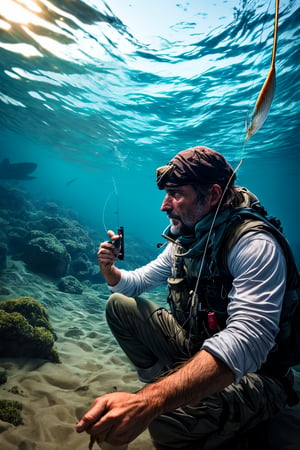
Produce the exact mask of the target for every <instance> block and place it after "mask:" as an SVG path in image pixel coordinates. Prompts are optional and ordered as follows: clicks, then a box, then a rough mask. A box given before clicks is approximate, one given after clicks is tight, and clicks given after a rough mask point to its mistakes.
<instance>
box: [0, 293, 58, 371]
mask: <svg viewBox="0 0 300 450" xmlns="http://www.w3.org/2000/svg"><path fill="white" fill-rule="evenodd" d="M55 340H56V335H55V333H54V331H53V328H52V325H51V323H50V322H49V317H48V313H47V310H46V308H45V307H44V306H43V305H42V304H41V303H40V302H39V301H38V300H36V299H35V298H33V297H20V298H17V299H11V300H5V301H2V302H0V356H1V357H21V356H22V357H24V356H27V357H33V358H42V359H46V360H48V361H51V362H55V363H56V362H59V356H58V353H57V351H56V350H55V349H54V347H53V346H54V342H55Z"/></svg>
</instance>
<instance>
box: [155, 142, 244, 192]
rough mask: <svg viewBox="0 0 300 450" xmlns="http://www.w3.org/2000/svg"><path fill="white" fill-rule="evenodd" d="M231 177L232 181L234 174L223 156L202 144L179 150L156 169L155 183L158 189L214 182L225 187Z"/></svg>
mask: <svg viewBox="0 0 300 450" xmlns="http://www.w3.org/2000/svg"><path fill="white" fill-rule="evenodd" d="M231 177H232V179H231V183H233V182H234V180H235V178H236V176H235V174H234V170H233V168H232V167H231V166H230V164H228V162H227V161H226V159H225V158H224V156H223V155H221V153H218V152H216V151H214V150H212V149H210V148H208V147H202V146H201V147H200V146H198V147H192V148H188V149H187V150H183V151H181V152H179V153H178V154H177V155H176V156H175V157H174V158H173V159H171V161H170V162H169V164H168V165H166V166H163V167H159V168H158V169H157V170H156V183H157V186H158V188H159V189H165V188H168V187H169V188H171V187H176V186H183V185H186V184H204V185H210V184H214V183H216V184H219V185H220V186H221V187H225V186H226V184H227V183H228V181H229V180H230V178H231Z"/></svg>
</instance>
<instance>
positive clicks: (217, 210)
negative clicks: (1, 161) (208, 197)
mask: <svg viewBox="0 0 300 450" xmlns="http://www.w3.org/2000/svg"><path fill="white" fill-rule="evenodd" d="M243 147H244V146H243ZM243 161H244V159H243V158H242V159H241V160H240V162H239V163H238V165H237V166H236V168H235V169H234V171H233V172H232V174H231V176H230V178H229V180H228V181H227V184H226V186H225V188H224V190H223V193H222V195H221V198H220V200H219V201H218V205H217V208H216V211H215V214H214V216H213V219H212V223H211V226H210V229H209V232H208V236H207V239H206V242H205V247H204V251H203V257H202V260H201V265H200V268H199V272H198V276H197V280H196V284H195V288H194V290H193V295H192V302H191V311H190V313H192V312H193V310H194V308H195V306H197V305H196V303H197V291H198V287H199V283H200V278H201V275H202V271H203V267H204V261H205V258H206V254H207V250H208V246H209V243H210V238H211V234H212V230H213V228H214V225H215V222H216V219H217V216H218V214H219V211H220V208H221V205H222V202H223V199H224V197H225V194H226V192H227V189H228V188H229V186H230V183H231V181H232V179H233V177H234V176H235V175H236V173H237V171H238V170H239V168H240V167H241V165H242V163H243Z"/></svg>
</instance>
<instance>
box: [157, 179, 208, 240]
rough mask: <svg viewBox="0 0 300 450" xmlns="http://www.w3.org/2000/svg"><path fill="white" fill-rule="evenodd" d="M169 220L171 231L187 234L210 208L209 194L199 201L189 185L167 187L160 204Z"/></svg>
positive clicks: (177, 233) (176, 233)
mask: <svg viewBox="0 0 300 450" xmlns="http://www.w3.org/2000/svg"><path fill="white" fill-rule="evenodd" d="M160 209H161V211H165V212H166V213H167V216H168V217H169V219H170V221H171V233H173V234H175V235H182V234H187V233H190V232H191V231H193V229H194V226H195V224H196V223H197V222H199V220H200V219H202V217H204V216H205V215H206V214H207V213H208V212H209V211H211V209H212V205H211V202H210V194H208V196H207V198H206V199H205V200H204V202H200V201H199V199H198V197H197V194H196V191H195V189H194V188H193V186H191V185H185V186H178V187H176V188H167V189H166V195H165V198H164V200H163V203H162V205H161V208H160Z"/></svg>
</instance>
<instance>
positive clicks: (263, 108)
mask: <svg viewBox="0 0 300 450" xmlns="http://www.w3.org/2000/svg"><path fill="white" fill-rule="evenodd" d="M278 13H279V0H276V5H275V18H274V34H273V49H272V58H271V66H270V69H269V73H268V75H267V78H266V80H265V82H264V84H263V87H262V88H261V91H260V93H259V95H258V98H257V101H256V104H255V108H254V111H253V114H252V119H251V123H250V125H248V120H247V122H246V129H247V133H246V137H245V143H246V142H247V141H248V139H250V137H251V136H253V135H254V134H255V133H256V132H257V131H258V130H259V129H260V128H261V127H262V126H263V124H264V122H265V120H266V118H267V116H268V114H269V111H270V108H271V104H272V101H273V98H274V93H275V88H276V71H275V59H276V50H277V34H278Z"/></svg>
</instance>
